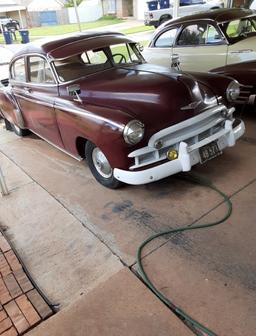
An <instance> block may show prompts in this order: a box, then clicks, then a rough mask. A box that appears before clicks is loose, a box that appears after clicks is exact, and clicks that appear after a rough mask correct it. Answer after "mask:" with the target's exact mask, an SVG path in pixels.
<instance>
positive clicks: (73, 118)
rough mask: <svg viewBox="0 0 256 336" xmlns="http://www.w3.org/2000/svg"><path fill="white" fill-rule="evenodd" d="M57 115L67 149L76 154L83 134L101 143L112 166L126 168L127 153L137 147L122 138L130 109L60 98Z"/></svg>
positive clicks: (128, 161) (96, 143)
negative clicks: (78, 141) (93, 104)
mask: <svg viewBox="0 0 256 336" xmlns="http://www.w3.org/2000/svg"><path fill="white" fill-rule="evenodd" d="M55 113H56V119H57V123H58V126H59V130H60V134H61V138H62V141H63V143H64V147H65V149H66V150H67V151H68V152H70V153H72V154H73V155H75V156H77V155H79V153H78V148H77V139H78V138H84V139H86V140H89V141H91V142H92V143H94V144H95V145H96V146H97V147H99V148H100V149H101V150H102V151H103V152H104V154H105V155H106V156H107V158H108V160H109V162H110V164H111V166H112V167H113V168H116V167H118V168H124V169H127V168H128V166H129V165H130V163H131V159H129V158H128V154H129V153H130V152H131V151H133V150H134V149H135V148H136V147H135V146H129V145H128V144H126V143H125V141H124V139H123V129H124V126H125V125H126V124H127V123H128V122H129V121H130V120H132V119H134V118H133V117H131V116H130V115H129V114H128V113H125V112H123V111H121V110H117V109H110V108H107V107H102V106H92V105H85V106H84V105H83V104H79V103H75V102H73V101H72V102H67V101H62V100H60V99H59V100H57V101H56V104H55Z"/></svg>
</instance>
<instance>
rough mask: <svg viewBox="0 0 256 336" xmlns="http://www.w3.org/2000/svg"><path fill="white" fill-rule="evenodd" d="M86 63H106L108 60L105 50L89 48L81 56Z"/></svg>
mask: <svg viewBox="0 0 256 336" xmlns="http://www.w3.org/2000/svg"><path fill="white" fill-rule="evenodd" d="M81 58H82V60H83V62H84V63H90V64H104V63H106V62H107V61H108V59H107V56H106V54H105V53H104V51H103V50H89V51H87V52H86V53H83V54H82V56H81Z"/></svg>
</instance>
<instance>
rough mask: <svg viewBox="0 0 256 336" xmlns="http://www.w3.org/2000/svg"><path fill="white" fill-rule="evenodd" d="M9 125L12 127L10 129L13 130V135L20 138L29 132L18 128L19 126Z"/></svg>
mask: <svg viewBox="0 0 256 336" xmlns="http://www.w3.org/2000/svg"><path fill="white" fill-rule="evenodd" d="M11 125H12V129H13V131H14V133H15V134H17V135H18V136H20V137H23V136H26V135H28V134H29V133H30V131H29V130H27V129H23V128H20V127H19V126H17V125H15V124H11Z"/></svg>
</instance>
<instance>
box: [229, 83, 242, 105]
mask: <svg viewBox="0 0 256 336" xmlns="http://www.w3.org/2000/svg"><path fill="white" fill-rule="evenodd" d="M226 95H227V99H228V101H230V102H234V101H235V100H237V98H238V97H239V96H240V84H239V83H238V81H236V80H233V81H232V82H231V83H229V85H228V87H227V90H226Z"/></svg>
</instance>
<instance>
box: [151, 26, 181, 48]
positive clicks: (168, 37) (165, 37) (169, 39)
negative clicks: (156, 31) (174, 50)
mask: <svg viewBox="0 0 256 336" xmlns="http://www.w3.org/2000/svg"><path fill="white" fill-rule="evenodd" d="M176 34H177V28H174V29H170V30H167V31H165V32H164V33H163V34H161V35H160V36H159V37H158V39H157V40H156V42H155V47H156V48H168V47H171V46H172V45H173V43H174V41H175V37H176Z"/></svg>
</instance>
